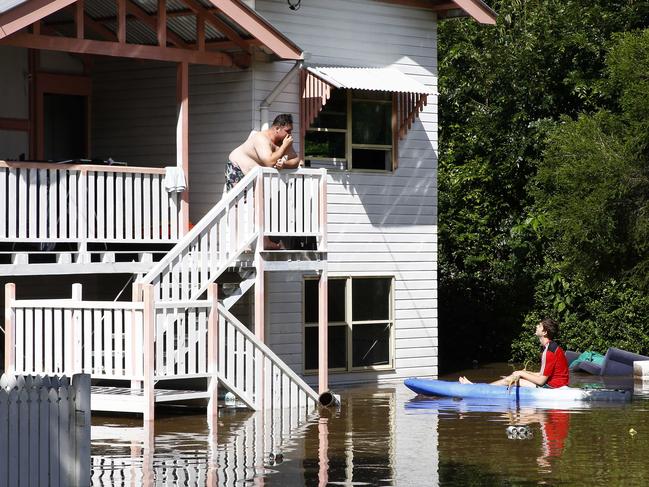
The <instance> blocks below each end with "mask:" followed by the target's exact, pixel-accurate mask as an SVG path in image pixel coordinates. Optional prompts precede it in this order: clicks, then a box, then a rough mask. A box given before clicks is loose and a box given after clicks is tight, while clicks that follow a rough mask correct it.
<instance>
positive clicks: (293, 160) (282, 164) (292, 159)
mask: <svg viewBox="0 0 649 487" xmlns="http://www.w3.org/2000/svg"><path fill="white" fill-rule="evenodd" d="M284 156H285V157H287V158H288V159H287V160H285V161H282V160H281V159H280V160H278V161H277V163H276V164H275V165H274V166H273V167H274V168H275V169H295V168H296V167H298V166H299V165H300V164H301V162H302V159H300V156H298V155H297V154H296V153H295V149H293V144H291V146H290V147H289V148H288V149H287V150H286V152H285V153H284Z"/></svg>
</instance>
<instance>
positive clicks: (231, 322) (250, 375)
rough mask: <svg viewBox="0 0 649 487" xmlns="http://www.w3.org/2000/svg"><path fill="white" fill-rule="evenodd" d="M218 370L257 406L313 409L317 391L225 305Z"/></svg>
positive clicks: (221, 311)
mask: <svg viewBox="0 0 649 487" xmlns="http://www.w3.org/2000/svg"><path fill="white" fill-rule="evenodd" d="M218 312H219V349H218V350H219V354H218V371H219V374H220V377H219V378H221V379H222V380H223V381H224V382H225V383H226V384H227V385H229V386H231V387H233V388H236V390H237V391H240V392H241V393H243V394H244V396H245V397H247V398H250V399H251V400H252V403H253V404H254V407H255V408H256V409H261V408H264V409H273V408H279V409H285V408H297V409H306V410H310V409H312V408H314V407H315V406H316V404H317V402H318V394H317V393H316V392H315V391H314V390H313V389H312V388H311V387H310V386H309V385H307V384H306V382H304V381H303V380H302V378H300V377H299V376H298V375H297V374H296V373H295V372H293V370H292V369H291V368H290V367H289V366H288V365H286V364H285V363H284V362H283V361H282V360H281V359H280V358H279V357H278V356H277V355H275V353H274V352H273V351H272V350H271V349H270V348H268V346H266V345H265V344H264V343H263V342H261V341H260V340H258V339H257V337H256V336H255V335H254V333H252V332H251V331H249V330H248V329H247V328H246V327H245V326H244V325H243V324H242V323H241V322H240V321H239V320H238V319H237V318H236V317H235V316H234V315H232V314H231V313H230V312H229V311H228V310H226V309H225V308H224V307H223V306H222V305H219V306H218Z"/></svg>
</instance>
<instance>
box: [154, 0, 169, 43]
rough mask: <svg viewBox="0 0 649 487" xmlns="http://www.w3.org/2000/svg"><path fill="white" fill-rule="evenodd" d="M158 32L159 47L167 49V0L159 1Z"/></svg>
mask: <svg viewBox="0 0 649 487" xmlns="http://www.w3.org/2000/svg"><path fill="white" fill-rule="evenodd" d="M156 31H157V33H158V45H159V46H162V47H167V0H158V18H157V25H156Z"/></svg>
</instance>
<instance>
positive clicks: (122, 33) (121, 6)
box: [117, 0, 126, 44]
mask: <svg viewBox="0 0 649 487" xmlns="http://www.w3.org/2000/svg"><path fill="white" fill-rule="evenodd" d="M117 42H119V43H121V44H124V43H126V0H117Z"/></svg>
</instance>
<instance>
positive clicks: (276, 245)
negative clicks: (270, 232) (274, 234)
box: [264, 237, 286, 250]
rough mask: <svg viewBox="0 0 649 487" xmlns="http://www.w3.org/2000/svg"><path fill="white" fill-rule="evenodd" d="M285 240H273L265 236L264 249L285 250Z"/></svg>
mask: <svg viewBox="0 0 649 487" xmlns="http://www.w3.org/2000/svg"><path fill="white" fill-rule="evenodd" d="M285 249H286V247H284V242H282V241H281V240H280V241H279V242H273V241H272V240H271V239H270V238H269V237H264V250H285Z"/></svg>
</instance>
